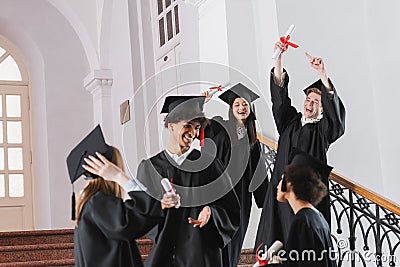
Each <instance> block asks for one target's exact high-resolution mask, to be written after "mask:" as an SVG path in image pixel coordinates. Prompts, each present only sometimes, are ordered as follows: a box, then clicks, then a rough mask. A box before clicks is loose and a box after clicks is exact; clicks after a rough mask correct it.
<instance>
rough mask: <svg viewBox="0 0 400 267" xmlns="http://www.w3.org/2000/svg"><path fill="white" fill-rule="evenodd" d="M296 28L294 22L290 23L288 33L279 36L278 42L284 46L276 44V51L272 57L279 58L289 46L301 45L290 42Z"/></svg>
mask: <svg viewBox="0 0 400 267" xmlns="http://www.w3.org/2000/svg"><path fill="white" fill-rule="evenodd" d="M294 28H295V27H294V25H293V24H292V25H290V27H289V29H288V30H287V32H286V34H285V35H284V36H281V37H280V38H279V42H278V43H279V44H282V46H278V47H277V45H275V53H274V54H273V55H272V59H274V60H277V59H278V57H279V56H280V55H281V53H283V52H285V51H286V50H287V49H288V48H289V46H291V47H293V48H297V47H299V46H298V45H297V44H294V43H291V42H289V39H290V37H291V35H292V34H293V31H294ZM278 43H277V44H278Z"/></svg>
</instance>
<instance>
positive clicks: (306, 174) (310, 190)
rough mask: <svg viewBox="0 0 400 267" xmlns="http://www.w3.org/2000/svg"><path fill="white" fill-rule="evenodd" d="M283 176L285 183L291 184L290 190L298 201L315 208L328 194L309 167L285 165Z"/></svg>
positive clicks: (317, 176)
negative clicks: (307, 203) (308, 203)
mask: <svg viewBox="0 0 400 267" xmlns="http://www.w3.org/2000/svg"><path fill="white" fill-rule="evenodd" d="M284 174H285V180H286V182H287V183H291V186H292V190H293V192H294V193H295V195H296V196H297V198H298V199H301V200H304V201H307V202H310V203H311V204H313V205H314V206H315V205H317V204H318V203H319V202H321V200H322V199H323V198H324V197H325V196H326V195H327V194H328V189H327V187H326V185H325V184H324V183H323V182H322V181H321V179H319V175H318V174H317V173H316V172H315V171H314V170H313V169H312V168H310V167H305V166H297V165H287V166H286V167H285V171H284Z"/></svg>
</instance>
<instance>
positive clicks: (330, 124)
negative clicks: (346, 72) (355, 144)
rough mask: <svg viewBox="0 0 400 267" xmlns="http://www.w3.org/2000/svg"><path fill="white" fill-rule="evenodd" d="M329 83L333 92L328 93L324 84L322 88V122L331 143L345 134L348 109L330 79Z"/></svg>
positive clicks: (327, 138)
mask: <svg viewBox="0 0 400 267" xmlns="http://www.w3.org/2000/svg"><path fill="white" fill-rule="evenodd" d="M321 84H322V82H321ZM329 84H330V86H331V88H332V89H333V94H330V93H328V91H327V89H326V88H325V86H324V85H323V84H322V88H321V94H322V96H321V102H322V108H323V118H322V119H321V124H322V127H323V128H324V131H323V132H324V133H325V134H326V140H327V141H328V142H329V144H332V143H333V142H335V141H336V140H337V139H338V138H339V137H341V136H342V135H343V134H344V130H345V119H346V110H345V108H344V105H343V103H342V100H341V99H340V98H339V96H338V94H337V91H336V89H335V87H334V86H333V84H332V81H331V80H330V79H329Z"/></svg>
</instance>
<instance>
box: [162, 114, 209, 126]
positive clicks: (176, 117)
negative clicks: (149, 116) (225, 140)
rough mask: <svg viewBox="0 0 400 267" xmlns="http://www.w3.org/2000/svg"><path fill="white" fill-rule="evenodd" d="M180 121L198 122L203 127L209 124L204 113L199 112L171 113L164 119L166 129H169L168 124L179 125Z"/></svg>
mask: <svg viewBox="0 0 400 267" xmlns="http://www.w3.org/2000/svg"><path fill="white" fill-rule="evenodd" d="M180 121H198V122H199V123H200V125H201V127H202V128H203V127H205V126H206V125H207V124H208V120H207V119H206V118H205V117H204V112H203V111H199V110H185V111H183V110H182V111H180V112H179V111H178V112H171V113H169V114H168V115H167V116H166V117H165V119H164V127H165V128H168V123H177V122H180Z"/></svg>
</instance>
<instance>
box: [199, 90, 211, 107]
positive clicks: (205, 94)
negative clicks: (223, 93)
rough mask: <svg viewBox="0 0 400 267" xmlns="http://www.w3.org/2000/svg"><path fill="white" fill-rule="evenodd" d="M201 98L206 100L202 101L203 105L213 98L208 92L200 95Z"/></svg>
mask: <svg viewBox="0 0 400 267" xmlns="http://www.w3.org/2000/svg"><path fill="white" fill-rule="evenodd" d="M201 96H205V97H206V99H204V104H205V103H207V102H208V101H210V99H211V98H212V97H213V95H212V94H210V93H209V92H208V91H205V92H203V93H201Z"/></svg>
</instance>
